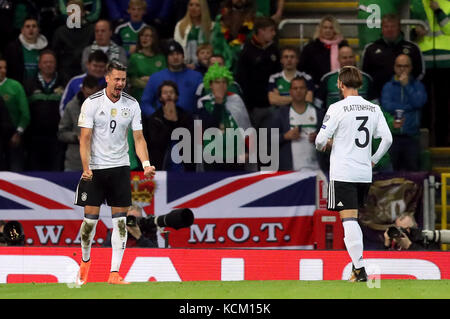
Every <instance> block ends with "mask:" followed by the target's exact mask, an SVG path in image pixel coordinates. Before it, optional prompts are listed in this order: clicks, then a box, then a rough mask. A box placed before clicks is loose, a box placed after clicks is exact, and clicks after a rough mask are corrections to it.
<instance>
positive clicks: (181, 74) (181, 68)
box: [141, 41, 203, 116]
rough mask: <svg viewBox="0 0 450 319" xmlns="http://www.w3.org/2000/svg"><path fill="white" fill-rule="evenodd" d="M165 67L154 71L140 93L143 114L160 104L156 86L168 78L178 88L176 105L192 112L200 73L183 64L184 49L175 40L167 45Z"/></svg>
mask: <svg viewBox="0 0 450 319" xmlns="http://www.w3.org/2000/svg"><path fill="white" fill-rule="evenodd" d="M166 51H167V68H166V69H164V70H161V71H159V72H156V73H154V74H153V75H152V76H151V77H150V79H149V81H148V82H147V85H146V86H145V89H144V92H143V94H142V100H141V109H142V113H143V115H144V116H150V115H151V114H152V113H153V112H155V110H156V109H158V108H159V107H160V106H161V104H160V102H159V100H158V95H157V92H158V87H159V86H160V85H161V84H162V83H163V81H166V80H170V81H173V82H175V83H176V84H177V87H178V90H179V96H178V106H179V107H181V108H182V109H183V110H185V111H188V112H189V113H191V114H192V113H194V111H195V109H196V105H197V103H196V102H197V98H196V94H195V92H196V90H197V87H198V86H199V85H200V83H201V82H202V81H203V76H202V74H201V73H199V72H197V71H194V70H191V69H189V68H187V67H186V65H185V64H184V51H183V48H182V47H181V45H180V44H179V43H178V42H176V41H170V42H169V43H168V45H167V49H166Z"/></svg>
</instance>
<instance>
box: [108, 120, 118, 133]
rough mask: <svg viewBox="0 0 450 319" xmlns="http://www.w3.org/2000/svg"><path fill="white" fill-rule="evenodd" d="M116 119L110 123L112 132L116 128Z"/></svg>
mask: <svg viewBox="0 0 450 319" xmlns="http://www.w3.org/2000/svg"><path fill="white" fill-rule="evenodd" d="M116 125H117V123H116V121H115V120H111V122H110V123H109V127H110V128H111V133H114V131H115V129H116Z"/></svg>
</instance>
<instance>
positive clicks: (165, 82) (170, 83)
mask: <svg viewBox="0 0 450 319" xmlns="http://www.w3.org/2000/svg"><path fill="white" fill-rule="evenodd" d="M164 86H171V87H172V88H173V90H174V91H175V94H176V95H177V96H180V94H179V92H178V85H177V84H176V83H175V82H174V81H170V80H165V81H163V82H162V83H161V84H160V86H158V91H157V92H156V96H157V97H158V100H159V99H161V94H162V88H163V87H164Z"/></svg>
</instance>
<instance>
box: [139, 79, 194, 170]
mask: <svg viewBox="0 0 450 319" xmlns="http://www.w3.org/2000/svg"><path fill="white" fill-rule="evenodd" d="M157 96H158V99H159V101H160V102H161V107H159V108H158V109H157V110H156V111H155V112H154V113H153V114H152V115H151V116H150V117H147V118H145V119H144V121H143V127H144V136H145V138H146V140H147V145H148V153H149V157H150V159H151V161H152V164H153V165H154V166H155V168H156V170H166V171H183V170H191V169H193V161H192V159H191V158H189V159H188V160H183V162H182V163H181V161H178V160H176V159H175V158H172V149H173V147H174V145H175V144H178V143H182V142H185V141H179V142H178V141H173V140H171V135H172V132H173V131H174V130H175V129H177V128H186V129H188V130H189V132H191V129H192V127H193V118H192V115H191V114H190V113H188V112H187V111H185V110H184V109H182V108H181V107H179V106H177V100H178V87H177V85H176V83H175V82H173V81H164V82H162V83H161V85H160V86H159V87H158V91H157ZM189 135H190V137H191V136H192V134H189ZM191 146H192V144H191V140H190V139H189V147H191ZM191 150H192V147H191ZM175 153H177V154H179V152H177V151H175ZM191 154H192V152H191Z"/></svg>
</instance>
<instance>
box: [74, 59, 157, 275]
mask: <svg viewBox="0 0 450 319" xmlns="http://www.w3.org/2000/svg"><path fill="white" fill-rule="evenodd" d="M126 77H127V73H126V67H125V66H124V65H122V64H120V63H119V62H117V61H112V62H110V63H109V64H108V66H107V70H106V76H105V79H106V84H107V85H106V88H105V89H103V90H102V91H100V92H97V93H95V94H93V95H91V96H89V97H88V98H87V99H86V100H85V101H84V103H83V105H82V107H81V112H80V116H79V119H78V126H80V127H81V135H80V155H81V162H82V165H83V174H82V176H81V179H80V182H79V184H78V187H77V191H76V199H75V204H76V205H80V206H84V220H83V223H82V224H81V228H80V236H81V251H82V258H81V264H80V270H79V273H78V283H80V284H84V283H86V281H87V277H88V272H89V267H90V265H91V259H90V257H91V256H90V255H91V245H92V239H93V238H94V235H95V228H96V225H97V221H98V217H99V212H100V206H101V205H102V203H104V202H105V201H106V204H107V205H108V206H111V213H112V224H113V230H112V236H111V246H112V258H111V273H110V275H109V279H108V283H110V284H128V282H126V281H124V280H123V279H122V277H120V275H119V268H120V264H121V262H122V257H123V253H124V251H125V247H126V242H127V228H126V226H125V225H126V215H127V211H128V208H129V207H130V206H131V187H130V159H129V156H128V141H127V133H128V129H129V128H131V129H132V130H133V138H134V143H135V148H136V154H137V155H138V157H139V159H140V160H141V162H142V167H143V168H144V175H145V176H146V177H148V178H150V177H152V176H154V174H155V167H154V166H151V165H150V162H149V157H148V151H147V143H146V142H145V138H144V136H143V134H142V121H141V109H140V107H139V103H138V102H137V101H136V100H135V99H134V98H133V97H131V96H130V95H128V94H127V93H125V92H123V89H124V87H125V84H126Z"/></svg>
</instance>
